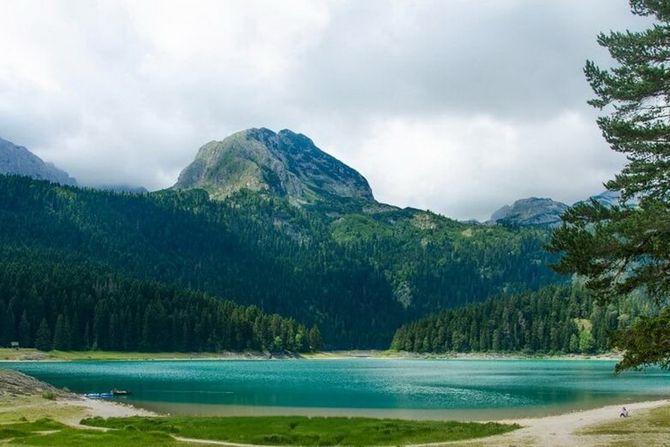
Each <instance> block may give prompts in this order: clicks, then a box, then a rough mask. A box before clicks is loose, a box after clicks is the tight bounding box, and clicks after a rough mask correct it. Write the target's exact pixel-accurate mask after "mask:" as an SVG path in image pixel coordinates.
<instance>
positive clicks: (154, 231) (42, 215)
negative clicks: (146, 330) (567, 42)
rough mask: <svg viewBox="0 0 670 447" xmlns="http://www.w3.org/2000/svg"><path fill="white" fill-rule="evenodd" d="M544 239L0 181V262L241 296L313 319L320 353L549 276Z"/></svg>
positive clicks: (423, 222) (253, 198)
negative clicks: (89, 270) (56, 265)
mask: <svg viewBox="0 0 670 447" xmlns="http://www.w3.org/2000/svg"><path fill="white" fill-rule="evenodd" d="M547 237H548V232H547V231H545V230H543V229H536V228H528V229H525V228H507V227H503V226H495V227H490V226H484V225H468V224H463V223H459V222H456V221H454V220H451V219H447V218H445V217H442V216H438V215H435V214H432V213H428V212H425V211H420V210H412V209H405V210H381V211H370V210H369V211H368V212H357V213H350V214H344V215H338V216H335V217H332V216H330V215H328V214H324V213H322V212H320V211H318V210H315V209H313V208H311V207H296V206H292V205H291V204H290V203H289V201H288V199H286V198H280V197H273V196H271V195H268V194H265V193H259V192H252V191H248V190H247V191H240V192H238V193H235V194H233V195H231V196H229V197H227V198H226V199H224V200H211V199H209V197H208V194H207V193H205V192H204V191H202V190H197V189H196V190H190V191H181V190H169V191H162V192H157V193H149V194H143V195H128V194H114V193H111V192H105V191H98V190H92V189H80V188H74V187H67V186H58V185H54V184H50V183H47V182H41V181H36V180H31V179H28V178H23V177H7V176H0V258H1V259H6V260H11V259H24V258H28V259H36V260H37V259H62V260H65V261H64V262H68V263H72V264H80V263H86V264H90V265H93V266H96V268H101V269H104V270H106V271H112V272H118V273H120V274H122V275H124V276H125V277H128V278H131V279H136V280H142V281H144V280H151V281H159V282H162V283H165V284H172V285H175V286H178V287H182V288H188V289H191V290H197V291H204V292H208V293H211V294H214V295H217V296H220V297H223V298H225V299H230V300H234V301H235V302H237V303H239V304H244V305H251V304H254V305H257V306H259V307H260V308H261V309H262V310H263V311H265V312H269V313H278V314H281V315H286V316H291V317H294V318H295V319H297V320H298V322H300V323H303V324H305V325H307V326H311V325H313V324H316V325H318V326H319V329H320V330H321V332H322V334H323V338H324V345H325V346H327V347H330V348H354V347H356V348H372V347H376V348H384V347H387V346H388V344H389V342H390V340H391V337H392V335H393V331H394V330H395V329H396V328H397V327H398V326H400V325H401V324H402V323H404V322H406V321H410V320H411V319H415V318H418V317H420V316H422V315H425V314H426V313H428V312H434V311H436V310H439V309H442V308H445V307H453V306H457V305H461V304H464V303H468V302H475V301H481V300H483V299H486V298H487V297H489V296H491V295H495V294H499V293H503V292H505V291H517V290H524V289H526V288H536V287H539V286H541V285H543V284H547V283H551V282H556V281H560V280H561V278H560V277H558V276H557V275H555V274H554V273H552V272H551V271H550V270H549V269H548V268H547V267H546V265H547V264H548V263H549V262H551V260H552V259H553V258H552V256H551V255H549V254H547V253H546V252H545V251H544V249H543V246H544V244H545V243H546V240H547ZM17 318H18V317H17Z"/></svg>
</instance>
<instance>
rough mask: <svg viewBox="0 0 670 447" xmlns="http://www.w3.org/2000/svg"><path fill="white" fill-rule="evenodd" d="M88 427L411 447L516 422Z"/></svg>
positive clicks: (121, 422) (225, 420)
mask: <svg viewBox="0 0 670 447" xmlns="http://www.w3.org/2000/svg"><path fill="white" fill-rule="evenodd" d="M82 424H83V425H89V426H93V427H104V428H111V429H116V430H126V431H127V430H130V431H139V432H145V433H149V432H159V433H167V434H172V435H175V436H178V437H179V438H187V439H208V440H216V441H229V442H235V443H243V444H255V445H304V446H317V445H350V446H366V445H380V446H381V445H406V444H423V443H433V442H450V441H461V440H464V439H474V438H481V437H486V436H492V435H497V434H501V433H506V432H508V431H511V430H514V429H516V428H519V426H517V425H513V424H498V423H493V422H489V423H476V422H467V423H464V422H451V421H410V420H398V419H372V418H358V417H354V418H345V417H312V418H308V417H301V416H265V417H160V418H141V417H131V418H113V419H107V420H105V419H86V420H84V421H82Z"/></svg>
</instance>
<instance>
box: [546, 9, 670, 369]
mask: <svg viewBox="0 0 670 447" xmlns="http://www.w3.org/2000/svg"><path fill="white" fill-rule="evenodd" d="M630 4H631V7H632V11H633V13H634V14H637V15H641V16H647V17H651V18H652V19H654V23H653V25H652V26H651V27H650V28H648V29H647V30H645V31H641V32H629V31H626V32H610V33H608V34H600V35H599V36H598V43H599V44H600V45H602V46H604V47H606V48H607V49H608V50H609V52H610V55H611V56H612V58H613V59H614V60H615V61H616V65H615V66H614V67H613V68H611V69H602V68H600V67H598V66H597V65H596V64H595V63H594V62H590V61H589V62H587V64H586V68H585V73H586V77H587V79H588V81H589V83H590V84H591V87H592V88H593V91H594V92H595V94H596V98H595V99H593V100H592V101H590V103H591V104H592V105H593V106H595V107H598V108H600V109H604V108H607V110H608V111H611V113H609V114H608V115H605V116H601V117H600V118H599V119H598V125H599V126H600V128H601V130H602V132H603V135H604V137H605V139H606V140H607V142H608V143H609V144H610V146H611V148H612V149H613V150H615V151H617V152H620V153H622V154H625V155H626V157H627V159H628V163H627V164H626V166H625V167H624V169H623V170H622V171H621V172H620V173H619V174H618V175H617V176H616V177H615V178H614V179H613V180H612V181H610V182H608V183H607V185H606V186H607V188H608V189H609V190H611V191H619V192H620V194H621V198H620V202H619V204H618V205H617V206H614V207H607V206H604V205H602V204H599V203H597V202H596V201H591V202H588V203H582V204H579V205H577V206H575V207H574V208H572V209H571V210H569V211H568V212H567V213H566V214H565V216H564V222H565V225H564V226H563V227H562V228H561V229H559V230H558V231H556V233H555V235H554V237H553V240H552V243H551V245H550V249H551V250H553V251H555V252H560V253H563V254H564V256H563V257H562V258H561V260H560V263H559V264H558V265H557V267H556V269H557V271H559V272H561V273H578V274H581V275H583V276H584V277H586V278H587V282H586V285H587V287H589V288H590V289H592V290H593V291H595V292H596V293H597V296H598V297H599V299H600V300H601V301H603V302H607V301H611V300H612V299H614V297H616V296H618V295H622V294H628V293H631V292H633V291H635V290H640V291H641V292H643V293H644V294H646V295H647V296H649V297H651V298H654V299H656V300H657V302H658V303H661V304H663V303H664V301H665V300H666V299H667V297H668V296H669V295H670V230H669V228H670V138H669V137H668V136H669V135H670V89H668V84H669V82H670V65H669V64H668V62H669V61H670V6H669V4H668V2H667V1H661V0H631V1H630ZM665 321H666V320H665V318H664V317H663V316H662V315H660V316H656V317H650V320H644V321H641V322H640V323H638V325H637V326H634V327H633V328H632V329H629V331H632V332H627V330H624V331H622V332H620V333H619V334H618V336H617V337H615V339H614V341H615V344H616V346H617V347H619V348H621V349H624V350H625V351H626V352H625V355H624V359H623V361H622V362H621V363H620V364H619V365H618V367H617V369H618V370H620V369H622V368H630V367H637V366H641V365H645V364H651V363H659V364H661V365H665V366H668V365H669V364H670V343H668V342H667V341H668V340H670V325H666V324H664V322H665ZM650 327H654V328H655V330H656V332H655V333H654V334H651V333H650V334H648V336H649V342H648V343H646V344H639V343H637V342H635V341H634V340H637V336H639V335H641V334H643V331H644V330H646V329H648V328H650Z"/></svg>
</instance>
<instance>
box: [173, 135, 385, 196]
mask: <svg viewBox="0 0 670 447" xmlns="http://www.w3.org/2000/svg"><path fill="white" fill-rule="evenodd" d="M174 188H177V189H189V188H202V189H205V190H206V191H207V192H208V193H209V194H210V196H211V197H212V198H215V199H223V198H225V197H227V196H229V195H231V194H233V193H235V192H237V191H239V190H242V189H250V190H253V191H267V192H269V193H272V194H275V195H277V196H280V197H286V198H288V199H289V200H291V201H292V202H293V203H297V204H301V203H313V202H317V201H327V200H330V199H333V198H351V199H359V200H362V201H368V202H373V201H374V197H373V195H372V190H371V189H370V186H369V185H368V182H367V180H366V179H365V178H364V177H363V176H362V175H361V174H359V173H358V172H357V171H356V170H354V169H353V168H351V167H349V166H347V165H346V164H344V163H342V162H341V161H339V160H337V159H336V158H334V157H333V156H331V155H329V154H327V153H326V152H324V151H322V150H321V149H319V148H318V147H316V145H314V143H313V142H312V140H311V139H309V138H308V137H306V136H305V135H302V134H300V133H295V132H293V131H291V130H288V129H284V130H281V131H279V132H274V131H272V130H270V129H266V128H252V129H247V130H243V131H241V132H237V133H234V134H232V135H230V136H229V137H227V138H225V139H223V140H221V141H210V142H209V143H207V144H205V145H204V146H202V147H201V148H200V149H199V150H198V153H197V155H196V158H195V160H194V161H193V162H192V163H191V164H190V165H189V166H187V167H186V168H185V169H184V170H183V171H182V172H181V174H180V175H179V179H178V180H177V183H176V184H175V186H174Z"/></svg>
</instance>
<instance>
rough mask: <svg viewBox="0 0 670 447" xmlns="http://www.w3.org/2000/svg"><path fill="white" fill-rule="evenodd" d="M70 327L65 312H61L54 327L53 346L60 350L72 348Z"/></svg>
mask: <svg viewBox="0 0 670 447" xmlns="http://www.w3.org/2000/svg"><path fill="white" fill-rule="evenodd" d="M68 332H69V328H68V327H67V323H66V320H65V317H64V316H63V314H59V315H58V318H57V319H56V328H55V329H54V342H53V348H54V349H57V350H59V351H67V350H68V349H69V348H70V343H69V339H68Z"/></svg>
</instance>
